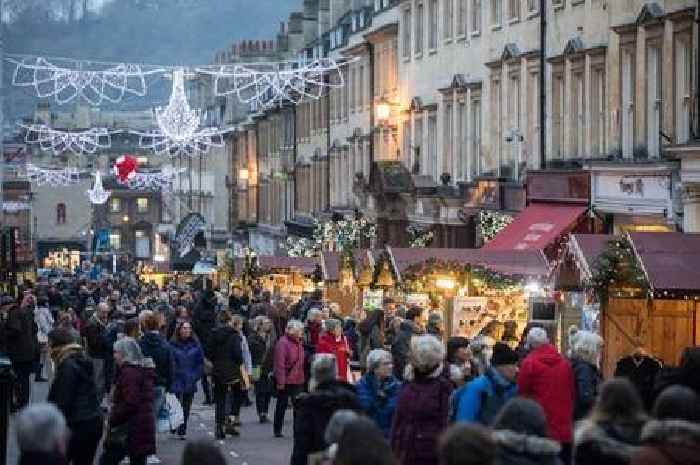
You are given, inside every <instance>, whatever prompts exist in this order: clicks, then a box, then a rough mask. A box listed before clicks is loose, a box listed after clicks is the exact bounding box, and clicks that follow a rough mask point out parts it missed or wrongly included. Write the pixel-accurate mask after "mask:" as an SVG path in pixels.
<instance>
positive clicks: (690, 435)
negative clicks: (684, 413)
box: [631, 420, 700, 465]
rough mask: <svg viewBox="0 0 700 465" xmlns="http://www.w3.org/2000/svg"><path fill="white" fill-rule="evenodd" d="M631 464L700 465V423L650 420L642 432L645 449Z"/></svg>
mask: <svg viewBox="0 0 700 465" xmlns="http://www.w3.org/2000/svg"><path fill="white" fill-rule="evenodd" d="M631 465H700V424H697V423H690V422H688V421H683V420H663V421H662V420H652V421H650V422H649V423H647V424H646V426H644V429H643V430H642V447H640V448H639V450H638V451H637V453H636V454H635V455H634V457H632V462H631Z"/></svg>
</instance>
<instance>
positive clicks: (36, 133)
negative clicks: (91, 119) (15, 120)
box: [20, 124, 112, 155]
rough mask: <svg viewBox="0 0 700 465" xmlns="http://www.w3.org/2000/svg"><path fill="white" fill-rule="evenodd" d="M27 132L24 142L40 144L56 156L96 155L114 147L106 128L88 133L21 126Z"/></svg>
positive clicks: (39, 125)
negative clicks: (68, 154) (73, 154)
mask: <svg viewBox="0 0 700 465" xmlns="http://www.w3.org/2000/svg"><path fill="white" fill-rule="evenodd" d="M20 127H22V128H24V129H25V130H26V133H25V136H24V141H25V142H26V143H27V144H38V145H39V147H40V148H41V149H42V150H44V151H51V152H53V153H54V155H59V154H61V153H63V152H67V151H71V152H73V153H75V154H76V155H80V154H90V155H94V154H95V153H97V152H98V151H99V150H101V149H108V148H110V147H111V146H112V135H111V133H110V132H109V131H108V130H107V129H105V128H92V129H88V130H86V131H62V130H58V129H52V128H50V127H49V126H47V125H45V124H28V125H24V124H20Z"/></svg>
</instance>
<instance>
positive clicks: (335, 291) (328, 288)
mask: <svg viewBox="0 0 700 465" xmlns="http://www.w3.org/2000/svg"><path fill="white" fill-rule="evenodd" d="M381 252H382V251H381V250H368V249H354V250H352V252H351V253H341V252H323V253H322V254H321V270H322V272H323V282H324V287H323V291H324V298H325V299H326V300H327V301H329V302H336V303H337V304H338V306H339V307H340V313H341V314H342V315H350V314H351V313H352V312H353V311H354V310H355V309H357V308H359V307H361V306H362V304H363V292H364V291H365V290H366V289H367V288H368V285H369V283H368V282H366V281H367V276H368V273H370V276H371V270H373V269H374V263H375V259H376V257H378V256H379V254H381ZM363 272H364V275H363Z"/></svg>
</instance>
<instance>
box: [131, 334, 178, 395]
mask: <svg viewBox="0 0 700 465" xmlns="http://www.w3.org/2000/svg"><path fill="white" fill-rule="evenodd" d="M139 346H141V352H143V356H144V357H150V358H151V359H152V360H153V363H154V364H155V366H156V381H155V383H156V386H161V387H165V388H168V389H169V388H170V386H171V385H172V383H173V368H174V365H175V364H174V360H173V352H172V349H171V348H170V345H169V344H168V342H167V341H166V340H165V338H164V337H163V336H161V334H160V333H159V332H157V331H149V332H147V333H146V334H144V335H143V337H142V338H141V340H140V341H139Z"/></svg>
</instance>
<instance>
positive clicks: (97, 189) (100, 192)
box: [86, 171, 112, 205]
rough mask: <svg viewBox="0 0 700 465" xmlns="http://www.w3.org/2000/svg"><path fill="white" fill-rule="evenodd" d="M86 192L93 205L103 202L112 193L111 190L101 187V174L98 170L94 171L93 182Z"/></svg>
mask: <svg viewBox="0 0 700 465" xmlns="http://www.w3.org/2000/svg"><path fill="white" fill-rule="evenodd" d="M86 193H87V196H88V198H89V199H90V202H91V203H92V204H93V205H102V204H104V203H105V202H106V201H107V199H108V198H109V196H110V195H112V191H106V190H104V188H103V187H102V175H101V174H100V172H99V171H95V184H94V185H93V186H92V189H88V190H87V191H86Z"/></svg>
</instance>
